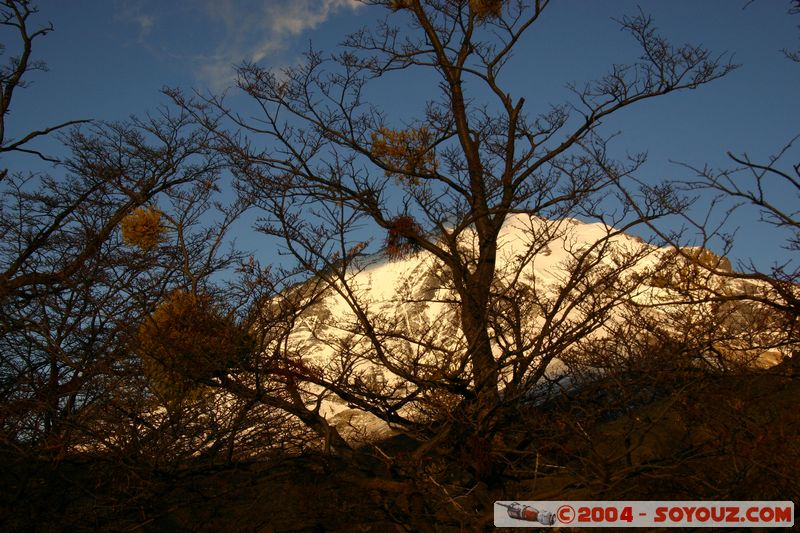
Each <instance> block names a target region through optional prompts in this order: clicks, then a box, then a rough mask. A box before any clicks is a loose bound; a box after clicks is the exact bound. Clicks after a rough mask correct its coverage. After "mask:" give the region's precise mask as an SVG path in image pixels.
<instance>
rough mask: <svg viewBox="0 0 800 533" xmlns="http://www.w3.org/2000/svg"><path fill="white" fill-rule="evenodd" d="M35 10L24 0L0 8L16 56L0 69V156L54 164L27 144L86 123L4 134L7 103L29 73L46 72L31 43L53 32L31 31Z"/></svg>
mask: <svg viewBox="0 0 800 533" xmlns="http://www.w3.org/2000/svg"><path fill="white" fill-rule="evenodd" d="M36 13H38V9H37V8H36V7H35V6H33V5H32V4H31V3H30V2H29V1H28V0H8V1H7V2H3V5H2V6H0V24H2V25H3V26H5V27H7V28H11V29H12V31H15V32H16V33H17V39H18V41H17V42H18V46H19V47H20V48H21V49H20V50H19V55H15V56H13V57H11V58H10V59H9V61H8V64H7V65H5V66H3V67H2V68H0V153H3V152H25V153H29V154H33V155H36V156H38V157H40V158H41V159H43V160H45V161H50V162H57V161H58V160H57V159H55V158H53V157H52V156H48V155H46V154H44V153H42V152H40V151H38V150H35V149H33V148H30V147H29V146H28V144H29V143H30V142H31V141H32V140H34V139H36V138H37V137H42V136H45V135H49V134H50V133H52V132H54V131H57V130H60V129H63V128H66V127H68V126H72V125H75V124H80V123H82V122H87V121H86V120H70V121H67V122H62V123H60V124H56V125H54V126H47V127H44V128H42V129H38V130H33V131H30V132H28V133H25V134H23V135H21V136H20V137H19V138H15V139H8V138H7V136H8V135H7V132H6V119H7V116H8V114H9V112H10V111H11V102H12V98H13V96H14V92H15V91H16V90H18V89H24V88H25V87H26V86H27V85H28V83H29V82H28V81H27V79H26V78H28V77H29V75H30V73H31V72H35V71H37V70H39V71H44V70H47V66H46V65H45V63H44V62H43V61H36V60H33V59H32V53H33V41H34V40H35V39H37V38H39V37H44V36H45V35H47V34H48V33H50V32H51V31H53V24H52V23H48V24H47V25H44V26H42V27H40V28H38V29H34V30H31V28H30V21H29V19H30V18H31V16H32V15H36ZM5 49H6V46H5V45H2V46H1V47H0V51H3V52H4V51H5ZM6 174H7V170H5V169H4V170H3V171H2V174H0V180H1V179H2V178H5V176H6Z"/></svg>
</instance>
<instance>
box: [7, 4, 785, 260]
mask: <svg viewBox="0 0 800 533" xmlns="http://www.w3.org/2000/svg"><path fill="white" fill-rule="evenodd" d="M637 5H640V6H641V7H642V9H643V10H644V11H645V12H647V13H650V14H651V15H653V17H654V19H655V21H656V24H657V26H658V27H659V29H660V31H661V33H663V34H664V35H666V36H667V37H669V38H670V39H671V40H673V41H674V42H675V43H676V44H680V43H684V42H692V43H695V44H703V45H705V46H706V47H708V48H710V49H711V50H714V51H717V52H719V53H723V52H727V53H730V54H733V56H734V61H735V62H737V63H741V64H742V67H741V68H740V69H738V70H737V71H735V72H733V73H732V74H731V75H729V76H728V77H726V78H725V79H722V80H719V81H717V82H715V83H713V84H711V85H709V86H706V87H704V88H701V89H699V90H696V91H690V92H686V93H681V94H674V95H668V96H667V97H665V98H663V99H657V100H654V101H652V102H647V103H644V105H640V106H638V107H636V108H634V109H630V110H627V111H625V112H623V113H622V114H621V115H620V116H619V117H615V118H614V119H613V120H612V121H609V123H607V124H606V125H605V127H606V128H608V131H621V132H622V134H621V136H620V138H619V139H618V140H617V141H616V143H615V147H616V149H618V150H619V151H620V153H621V154H624V153H625V152H626V151H628V152H639V151H647V152H648V153H649V162H648V164H647V166H646V167H645V169H644V172H645V173H646V177H647V179H650V180H652V181H656V180H659V179H677V178H682V177H688V172H687V171H686V170H685V169H684V168H682V167H680V166H678V165H676V164H674V163H673V162H672V161H680V162H685V163H688V164H691V165H694V166H702V165H704V164H706V163H707V164H710V165H712V166H720V165H727V164H728V163H727V162H726V159H725V152H726V151H732V152H735V153H742V152H747V153H749V154H750V155H751V156H752V157H754V158H756V159H759V160H763V159H765V158H767V157H768V156H770V155H771V154H773V153H775V152H776V151H777V149H778V148H780V147H781V146H782V145H783V144H785V143H786V142H787V141H789V140H790V139H791V138H792V137H793V136H794V135H796V134H797V133H800V121H798V111H800V98H798V97H797V94H798V93H800V91H798V88H800V65H796V64H792V63H790V62H789V61H788V60H786V59H785V58H784V57H783V55H782V54H781V52H780V50H781V49H782V48H794V49H797V48H800V29H798V28H797V25H798V24H800V15H795V16H790V15H788V14H787V10H788V8H789V5H790V3H789V2H788V0H787V1H783V0H757V1H755V2H752V3H749V4H748V2H747V1H746V0H713V1H712V0H703V1H691V0H671V1H658V2H657V1H652V0H651V1H647V0H640V1H639V2H633V1H626V0H617V1H613V2H612V1H603V2H601V1H590V0H563V1H556V2H554V4H553V6H552V8H551V9H549V11H547V12H546V13H545V15H544V18H543V19H542V21H541V23H540V24H539V25H538V26H536V27H534V28H533V29H532V31H531V32H530V33H529V34H528V36H527V38H526V39H525V40H524V41H523V42H521V43H520V45H519V47H518V49H517V52H516V56H515V59H514V63H513V65H512V66H511V67H510V68H509V69H508V74H507V78H506V83H507V85H508V86H509V88H510V90H511V92H512V93H514V94H516V95H519V96H524V97H525V98H526V101H527V106H528V110H529V111H530V112H532V113H533V112H536V111H538V110H542V109H546V107H547V106H548V105H549V104H555V103H560V102H562V101H563V100H564V98H565V97H566V96H567V95H566V93H565V91H564V86H565V84H567V83H569V82H577V83H578V84H579V85H580V84H581V83H583V82H586V81H589V80H591V79H593V78H596V77H598V76H600V75H602V74H603V73H604V72H605V71H606V70H607V68H608V67H609V66H610V65H611V64H612V63H615V62H616V63H623V62H629V61H631V60H634V59H635V58H636V55H637V54H636V52H637V50H636V48H635V46H634V43H633V41H632V40H631V39H630V38H629V37H627V36H626V35H625V34H623V33H622V32H620V31H619V29H618V27H617V25H616V23H615V22H614V21H613V20H612V18H619V17H621V16H622V15H625V14H632V13H634V12H635V10H636V8H637V7H636V6H637ZM39 6H40V9H41V13H40V15H39V19H38V20H40V21H42V22H44V21H51V22H52V23H53V25H54V26H55V30H56V31H55V32H54V33H52V34H50V35H49V36H47V37H45V38H44V39H41V40H39V41H37V42H36V48H35V51H34V53H35V55H36V57H37V58H39V59H43V60H45V61H46V62H47V64H48V66H49V69H50V70H49V72H46V73H35V74H34V75H33V76H32V77H31V78H30V79H31V81H32V82H33V84H32V86H31V87H30V88H28V89H26V90H25V91H23V92H20V93H19V94H18V95H17V99H16V100H15V104H14V106H13V108H12V114H11V117H10V118H9V119H8V122H9V126H8V127H9V128H10V133H11V135H14V133H15V132H17V133H19V132H23V131H28V130H29V129H31V128H33V127H41V126H43V125H45V124H52V123H57V122H60V121H63V120H68V119H74V118H95V119H102V120H121V119H125V118H126V117H128V116H129V115H131V114H144V113H146V112H147V111H150V110H153V109H154V108H155V107H156V106H157V105H159V104H163V103H166V100H165V98H164V97H163V96H162V95H160V93H159V90H160V89H161V87H163V86H172V87H182V88H186V89H188V88H200V89H211V90H215V91H218V90H222V89H224V88H225V87H226V86H228V85H229V84H230V83H231V82H232V80H233V65H235V64H237V63H240V62H241V61H258V62H260V63H261V64H263V65H266V66H274V67H280V66H282V65H289V64H292V63H294V62H296V61H297V60H298V58H299V57H300V54H301V53H302V51H303V50H304V49H306V48H307V47H308V45H309V42H312V43H313V45H314V46H315V47H316V48H319V49H322V50H329V49H331V48H333V47H334V46H335V45H336V43H337V42H339V41H340V40H341V39H342V38H343V37H344V36H345V34H346V33H347V32H349V31H351V30H354V29H357V28H358V27H360V26H363V25H369V24H372V23H373V22H374V21H375V20H377V19H378V18H379V17H382V16H384V15H385V11H384V10H382V9H380V8H371V7H365V6H362V5H360V4H359V2H357V1H356V0H294V1H291V0H261V1H254V0H172V1H163V0H130V1H123V0H113V1H112V0H109V1H100V0H94V1H90V0H42V1H41V2H39ZM745 6H746V8H744V7H745ZM4 39H7V37H5V35H4ZM4 42H7V41H4ZM427 82H428V79H427V78H423V77H420V78H414V77H413V76H411V77H409V76H406V77H404V78H394V79H392V80H390V83H387V84H384V85H383V86H382V87H383V89H382V90H381V91H380V92H374V93H373V94H374V98H375V103H376V104H378V105H383V106H385V107H386V108H388V109H390V110H391V111H392V112H394V113H395V114H396V116H398V117H400V116H410V115H411V114H413V113H415V111H418V110H419V107H417V106H418V103H419V101H420V100H421V99H422V98H424V97H425V95H427V94H429V92H430V91H435V90H436V88H435V87H434V86H431V85H429V84H428V83H427ZM40 146H42V145H40ZM797 152H798V151H797V150H795V151H794V153H793V155H794V158H793V159H790V161H794V162H796V161H798V160H800V158H798V157H797ZM13 161H14V162H16V161H17V158H14V159H13ZM25 164H30V165H33V167H35V164H34V163H33V162H31V161H29V160H26V161H25ZM783 201H785V202H788V203H787V205H789V206H792V205H795V206H796V203H797V202H798V199H797V197H796V195H795V196H790V197H788V198H783ZM737 222H739V223H740V225H741V226H742V228H741V230H740V232H739V233H738V236H739V240H738V242H737V248H736V250H734V252H735V253H734V258H735V259H736V258H740V259H743V258H748V257H753V258H755V259H756V260H757V261H758V262H759V263H760V264H762V265H764V264H767V263H768V262H770V261H772V260H782V259H784V258H788V255H787V254H786V252H785V251H782V250H781V248H780V245H781V244H782V242H781V241H780V239H778V238H771V237H767V238H765V235H771V234H770V233H765V232H764V230H763V228H758V227H756V226H754V225H753V224H751V222H750V221H749V220H746V219H740V220H738V221H737Z"/></svg>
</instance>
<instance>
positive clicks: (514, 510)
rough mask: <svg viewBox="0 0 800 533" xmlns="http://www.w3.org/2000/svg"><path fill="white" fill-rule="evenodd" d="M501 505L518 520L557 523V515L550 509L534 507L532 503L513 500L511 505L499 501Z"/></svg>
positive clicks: (549, 524)
mask: <svg viewBox="0 0 800 533" xmlns="http://www.w3.org/2000/svg"><path fill="white" fill-rule="evenodd" d="M497 505H499V506H500V507H505V508H506V512H508V516H509V517H511V518H514V519H516V520H525V521H526V522H539V523H540V524H542V525H544V526H552V525H553V524H555V523H556V517H555V515H554V514H553V513H551V512H550V511H542V510H539V509H534V508H533V507H531V506H530V505H521V504H519V503H517V502H513V503H511V504H510V505H506V504H504V503H500V502H497Z"/></svg>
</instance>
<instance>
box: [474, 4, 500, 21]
mask: <svg viewBox="0 0 800 533" xmlns="http://www.w3.org/2000/svg"><path fill="white" fill-rule="evenodd" d="M503 1H504V0H469V8H470V9H471V10H472V12H473V13H475V14H476V15H477V16H478V17H479V18H484V19H486V18H500V17H501V16H502V15H503Z"/></svg>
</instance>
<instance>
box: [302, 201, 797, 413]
mask: <svg viewBox="0 0 800 533" xmlns="http://www.w3.org/2000/svg"><path fill="white" fill-rule="evenodd" d="M474 237H475V236H474V235H473V234H471V233H470V232H468V231H467V232H464V234H463V235H461V237H460V242H461V243H462V245H463V247H464V250H465V254H467V255H468V254H469V253H470V250H472V249H474V247H475V243H474V242H473V241H474ZM703 267H710V268H711V269H713V270H714V271H715V272H716V273H715V274H712V273H709V272H708V270H707V269H706V268H703ZM496 272H497V274H496V280H495V290H494V293H495V294H494V299H493V302H492V307H491V309H489V310H487V320H488V321H489V324H490V329H491V331H492V333H493V342H494V346H493V349H494V352H495V355H496V357H497V359H498V361H501V362H503V361H505V363H503V364H502V365H501V366H502V368H501V374H502V375H503V376H510V375H511V373H513V372H514V371H515V367H514V361H513V357H515V356H514V355H513V354H514V353H515V350H517V351H521V350H538V352H537V353H541V354H552V353H553V351H554V350H558V351H559V353H560V352H561V351H563V352H568V351H569V350H570V349H575V348H576V346H578V345H579V344H580V343H581V342H586V341H587V339H591V338H597V337H602V336H603V335H609V334H610V331H612V330H613V328H614V326H615V325H618V324H619V323H620V321H622V320H624V319H625V318H624V317H625V316H626V315H625V313H631V312H632V310H636V312H638V313H647V314H650V315H652V316H654V317H656V316H663V323H664V327H665V328H670V327H672V328H675V329H676V330H677V329H678V328H680V327H682V326H681V321H680V320H681V317H687V316H692V315H693V314H696V315H697V316H698V317H700V318H698V320H707V321H712V322H713V321H714V320H718V321H719V324H720V326H719V327H724V328H730V332H731V335H728V337H730V338H729V339H728V341H729V342H730V343H731V346H732V347H733V346H736V347H737V349H739V348H741V351H742V353H747V354H749V355H752V357H753V358H754V359H756V358H759V357H760V358H761V359H762V362H763V363H764V364H774V363H775V362H777V361H779V360H780V359H781V357H782V356H783V355H784V354H782V353H780V352H778V351H774V350H773V351H770V352H767V351H766V350H762V351H761V352H758V349H756V352H752V351H748V350H746V349H745V344H746V343H747V342H749V343H750V344H751V345H754V346H755V345H758V340H757V342H753V341H754V339H753V337H752V334H751V332H749V331H747V328H745V327H743V324H744V325H747V324H746V323H747V322H748V320H749V319H748V315H749V314H752V313H754V312H758V310H757V309H755V308H754V307H753V305H750V304H742V303H736V304H735V306H738V307H731V305H728V306H727V307H725V306H722V305H721V304H720V303H719V302H718V301H717V302H713V301H708V298H709V297H710V296H715V297H717V299H718V297H720V296H725V295H735V294H745V293H748V294H753V293H754V292H757V291H767V290H768V288H767V287H762V286H760V285H758V284H756V283H754V282H750V281H744V280H741V279H735V278H733V277H731V276H726V275H725V274H726V273H730V272H731V267H730V263H729V262H728V261H727V260H726V259H725V258H722V257H719V256H716V255H715V254H713V253H711V252H710V251H707V250H704V249H699V248H684V249H681V250H676V249H674V248H659V247H657V246H653V245H650V244H647V243H645V242H643V241H642V240H641V239H639V238H637V237H633V236H630V235H627V234H625V233H623V232H620V231H618V230H615V229H614V228H611V227H608V226H605V225H603V224H600V223H583V222H580V221H578V220H575V219H563V220H557V221H554V220H544V219H540V218H536V217H531V216H528V215H514V216H511V217H509V219H508V220H507V222H506V224H505V225H504V227H503V229H502V231H501V233H500V236H499V246H498V261H497V263H496ZM449 276H450V273H449V272H448V269H446V268H445V267H444V266H443V265H442V264H441V263H440V262H439V261H438V260H436V259H435V258H434V257H433V256H432V255H431V254H429V253H427V252H418V253H415V254H413V255H410V256H407V257H405V258H402V259H389V258H387V257H386V256H384V255H382V254H374V255H369V256H363V257H359V258H358V259H356V260H354V261H353V263H352V265H351V267H350V269H349V270H348V271H347V273H346V276H345V278H344V280H342V279H338V280H336V279H328V282H327V284H326V283H323V284H322V287H323V289H321V290H322V292H321V294H319V293H318V295H317V297H316V299H315V303H313V304H311V305H309V306H308V307H307V309H305V311H303V313H302V314H301V315H300V317H299V320H298V321H297V323H296V325H295V327H294V329H293V332H292V334H291V336H290V344H291V345H292V349H293V351H294V352H295V353H296V354H297V357H298V358H301V359H302V360H303V361H304V364H305V365H309V366H310V367H313V368H314V371H315V372H317V373H318V374H319V375H320V376H323V377H324V379H325V380H327V381H330V382H333V383H337V384H346V385H347V387H350V388H354V389H356V390H359V391H372V392H373V393H374V394H375V395H376V396H381V397H387V398H388V397H392V396H399V395H402V394H407V393H408V392H409V390H410V389H409V387H410V385H409V384H408V383H405V380H404V379H403V377H402V376H403V374H404V373H413V374H414V375H415V376H421V377H430V378H431V379H437V378H441V377H442V376H455V375H469V364H468V362H467V361H466V357H464V354H465V353H466V351H467V346H466V342H465V340H464V338H463V335H462V334H461V332H460V329H459V318H458V317H459V315H458V313H459V306H458V298H457V295H456V293H455V291H454V290H453V287H452V282H451V280H450V278H449ZM317 281H319V280H317ZM298 294H303V295H304V297H307V296H308V295H307V294H305V293H303V292H302V291H300V292H298ZM691 300H695V301H694V303H688V302H690V301H691ZM720 313H724V316H722V315H721V314H720ZM517 317H518V318H517ZM676 317H678V318H676ZM670 321H672V322H670ZM513 323H518V324H520V327H519V328H518V330H517V331H513V332H512V331H511V330H512V329H513V328H511V324H513ZM506 326H508V327H506ZM736 328H738V329H739V330H741V336H742V339H741V341H739V340H736V339H735V338H733V337H735V331H736ZM762 329H763V328H762ZM766 329H769V328H766ZM765 331H766V330H764V331H760V332H759V334H760V335H762V336H763V335H765V334H768V332H767V333H765ZM748 336H749V338H746V339H745V337H748ZM760 340H764V339H763V338H762V339H760ZM737 343H738V344H737ZM768 344H769V343H768V342H766V341H765V342H763V345H768ZM377 345H379V348H378V347H377ZM378 352H380V353H378ZM527 353H529V352H527ZM527 353H524V354H523V355H527ZM518 355H519V354H517V356H518ZM770 358H772V359H770ZM562 370H563V364H562V363H561V361H560V360H559V358H554V359H553V360H552V361H551V362H550V363H549V367H548V370H547V371H548V372H549V373H556V372H560V371H562ZM307 392H309V393H310V394H311V396H313V397H317V398H318V399H319V400H320V401H321V402H322V404H323V408H322V412H323V413H325V414H326V416H329V417H335V418H336V419H337V421H339V422H342V423H347V424H350V425H353V426H368V425H370V424H369V423H368V421H366V418H368V417H367V415H365V414H364V413H362V412H361V411H358V410H356V411H353V410H350V409H349V408H348V405H347V402H345V401H343V400H341V399H340V398H336V396H335V395H334V394H332V393H330V392H329V391H326V390H325V389H324V388H320V387H316V386H311V387H309V388H308V389H307ZM356 419H359V420H360V421H357V420H356Z"/></svg>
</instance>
